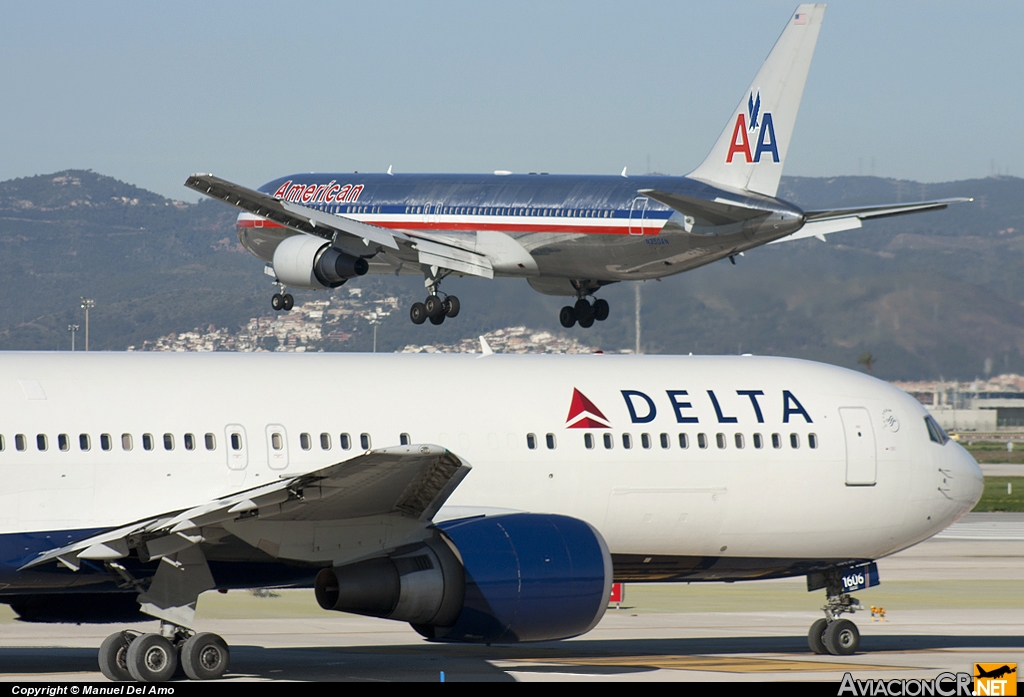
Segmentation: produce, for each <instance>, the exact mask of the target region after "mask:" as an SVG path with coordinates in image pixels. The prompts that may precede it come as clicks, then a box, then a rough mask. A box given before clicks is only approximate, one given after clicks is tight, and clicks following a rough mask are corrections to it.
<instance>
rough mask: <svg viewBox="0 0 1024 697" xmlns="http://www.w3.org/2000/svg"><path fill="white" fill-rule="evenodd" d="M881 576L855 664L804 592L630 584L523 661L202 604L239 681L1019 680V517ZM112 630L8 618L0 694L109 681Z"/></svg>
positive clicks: (300, 612) (368, 625)
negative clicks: (831, 644) (106, 665)
mask: <svg viewBox="0 0 1024 697" xmlns="http://www.w3.org/2000/svg"><path fill="white" fill-rule="evenodd" d="M879 570H880V575H881V579H882V584H881V585H880V586H878V587H876V588H871V589H868V590H866V591H861V592H859V593H857V594H856V595H857V597H858V598H859V599H860V600H861V602H862V603H863V604H864V606H865V608H868V607H869V606H872V605H873V606H876V607H882V608H884V609H885V617H884V620H879V619H878V618H875V619H872V617H871V613H870V612H869V611H867V610H865V611H864V612H858V613H857V614H856V615H854V616H853V617H852V619H853V620H854V621H855V622H857V625H858V627H859V628H860V631H861V635H862V640H861V650H860V652H858V653H857V654H856V655H854V656H848V657H835V656H816V655H814V654H812V653H810V651H809V650H808V648H807V629H808V627H809V626H810V624H811V622H813V621H814V620H815V619H817V618H818V617H820V616H821V615H820V611H819V610H818V608H819V606H820V605H821V604H822V602H823V600H824V598H823V597H822V594H821V591H818V592H816V593H808V592H807V591H806V586H805V583H804V580H803V579H802V578H801V579H794V580H780V581H761V582H753V583H735V584H690V585H687V584H675V585H668V584H657V585H629V586H627V588H626V598H625V602H624V603H623V604H622V606H621V607H619V608H614V609H610V610H609V611H608V612H607V613H606V615H605V617H604V619H603V620H602V622H601V623H600V624H599V625H598V626H597V628H595V629H594V630H593V631H592V632H590V633H589V634H587V635H585V636H583V637H580V638H578V639H574V640H570V641H563V642H552V643H545V644H535V645H525V646H524V645H521V646H511V647H508V646H492V647H487V646H457V645H456V646H452V645H443V644H428V643H426V642H424V641H423V640H422V639H421V638H420V637H419V635H417V634H416V633H415V632H414V631H413V630H412V629H410V628H409V627H408V625H404V624H400V623H396V622H389V621H386V620H374V619H368V618H362V617H355V616H351V615H340V614H337V613H329V612H325V611H321V610H319V608H317V607H316V603H315V601H314V600H313V597H312V593H311V592H310V591H279V592H277V593H276V594H274V595H273V596H272V597H257V596H255V595H253V594H251V593H247V592H232V593H229V594H227V595H219V594H207V595H204V596H203V598H201V599H200V603H199V613H198V615H197V618H198V619H197V625H198V629H200V630H202V631H213V632H217V633H218V634H221V635H222V636H223V637H224V638H225V639H226V640H227V641H228V643H229V644H230V646H231V669H230V671H229V676H228V679H230V680H357V681H363V680H370V681H378V680H421V681H437V680H439V679H440V677H441V673H442V671H443V672H444V675H445V679H446V680H448V681H459V680H477V681H481V680H495V681H502V680H504V681H510V680H519V681H529V680H590V679H594V680H629V681H636V680H683V681H685V680H728V681H746V680H754V681H770V680H813V681H823V680H824V681H839V680H840V679H841V678H842V676H843V673H845V672H847V671H849V672H851V673H852V674H853V675H854V677H855V678H857V679H867V678H883V679H886V680H889V679H899V678H934V677H935V676H936V675H937V674H938V673H940V672H943V671H950V672H969V671H970V670H971V669H972V667H973V664H974V663H975V662H987V663H1014V662H1016V663H1018V664H1019V665H1024V514H971V515H969V516H967V517H966V518H965V519H964V520H962V521H961V522H960V523H957V524H956V525H954V526H952V527H951V528H949V529H948V530H947V531H945V532H944V533H942V534H941V535H939V536H937V537H935V538H933V539H931V540H928V541H927V542H924V543H922V544H920V545H917V546H916V547H913V548H911V549H909V550H906V551H905V552H902V553H900V554H897V555H894V556H893V557H890V558H887V559H883V560H880V561H879ZM135 626H136V627H137V628H139V629H143V630H145V629H146V628H147V626H146V625H135ZM153 627H155V623H153ZM117 628H118V626H117V625H81V626H76V625H38V624H27V623H21V622H17V621H14V620H13V618H12V615H10V613H7V614H5V615H2V616H0V679H3V680H5V681H18V682H28V681H46V682H56V681H71V682H86V681H93V680H102V676H100V674H99V672H98V671H97V668H96V647H98V646H99V643H100V642H101V641H102V640H103V638H104V637H106V636H107V635H108V634H110V633H111V632H113V631H114V630H116V629H117Z"/></svg>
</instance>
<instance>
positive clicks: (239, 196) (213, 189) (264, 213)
mask: <svg viewBox="0 0 1024 697" xmlns="http://www.w3.org/2000/svg"><path fill="white" fill-rule="evenodd" d="M185 186H187V187H188V188H190V189H192V190H193V191H198V192H199V193H201V194H205V195H207V196H210V197H211V198H216V199H219V200H221V201H223V202H224V203H228V204H230V205H232V206H234V207H235V208H239V209H241V210H243V211H246V212H247V213H252V214H254V215H258V216H260V217H262V218H266V219H267V220H273V221H274V222H275V223H279V224H281V225H284V226H285V227H289V228H291V229H292V230H297V231H299V232H304V233H306V234H308V235H316V236H317V237H323V238H324V239H328V240H329V239H331V238H332V237H334V234H335V233H336V232H339V233H342V234H344V235H351V236H352V237H356V238H360V239H364V240H369V241H370V242H374V243H376V244H380V245H383V246H385V247H390V248H391V249H398V242H397V241H396V239H395V238H396V237H397V238H399V239H407V238H406V237H405V235H403V234H401V233H396V232H392V231H391V230H388V229H387V228H382V227H378V226H376V225H367V224H366V223H362V222H359V221H358V220H353V219H352V218H346V217H345V216H341V215H333V214H331V213H325V212H323V211H319V210H316V209H314V208H309V207H308V206H303V205H301V204H298V203H291V202H288V201H282V200H281V199H278V198H274V197H273V196H270V195H268V194H264V193H262V192H259V191H255V190H253V189H249V188H246V187H244V186H239V185H238V184H233V183H232V182H229V181H227V180H225V179H221V178H220V177H215V176H213V175H212V174H193V175H192V176H191V177H189V178H188V179H186V180H185Z"/></svg>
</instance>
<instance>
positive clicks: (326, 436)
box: [320, 433, 331, 450]
mask: <svg viewBox="0 0 1024 697" xmlns="http://www.w3.org/2000/svg"><path fill="white" fill-rule="evenodd" d="M320 449H321V450H330V449H331V434H330V433H321V434H320Z"/></svg>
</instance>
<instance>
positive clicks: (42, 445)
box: [36, 433, 49, 451]
mask: <svg viewBox="0 0 1024 697" xmlns="http://www.w3.org/2000/svg"><path fill="white" fill-rule="evenodd" d="M47 447H49V444H48V443H47V442H46V434H45V433H40V434H38V435H36V448H37V449H39V450H43V451H45V450H46V449H47Z"/></svg>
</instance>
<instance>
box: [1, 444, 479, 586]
mask: <svg viewBox="0 0 1024 697" xmlns="http://www.w3.org/2000/svg"><path fill="white" fill-rule="evenodd" d="M469 470H470V467H469V465H468V464H466V463H465V462H463V461H462V460H461V459H459V458H458V457H457V456H456V455H454V454H453V453H451V452H449V451H448V450H446V449H445V448H442V447H439V446H436V445H409V446H399V447H392V448H383V449H380V450H374V451H371V452H368V453H365V454H363V455H359V456H357V457H355V458H353V459H351V460H346V461H345V462H340V463H338V464H335V465H331V466H330V467H325V468H323V469H319V470H315V471H313V472H309V473H307V474H301V475H297V476H293V477H287V478H285V479H282V480H280V481H277V482H273V483H270V484H265V485H263V486H260V487H256V488H254V489H249V490H246V491H241V492H238V493H235V494H232V495H230V496H225V497H223V498H219V499H215V500H213V501H209V502H207V503H205V504H202V505H200V506H196V507H193V508H189V509H186V510H181V511H172V512H168V513H164V514H160V515H156V516H153V517H151V518H147V519H144V520H139V521H135V522H133V523H129V524H128V525H123V526H121V527H118V528H114V529H112V530H107V531H104V532H102V533H99V534H96V535H92V536H90V537H87V538H84V539H82V540H78V541H77V542H74V543H72V544H69V545H65V546H63V547H59V548H57V549H53V550H50V551H48V552H45V553H43V554H40V555H39V556H38V557H36V558H35V559H33V560H31V561H29V562H28V563H27V564H25V565H23V566H22V567H21V568H22V569H28V568H31V567H34V566H39V565H40V564H45V563H47V562H51V561H56V562H59V563H60V564H63V565H64V566H66V567H67V568H69V569H72V570H73V571H77V570H78V569H79V568H80V566H81V563H82V560H91V561H114V560H117V559H122V558H124V557H127V556H128V555H129V554H130V553H131V551H132V550H133V549H137V550H139V556H140V557H142V558H143V559H150V560H152V559H159V558H164V557H170V556H171V555H174V554H176V553H178V552H181V551H182V550H185V549H186V548H189V547H191V546H192V545H195V544H199V543H201V542H203V541H204V536H205V535H207V534H209V531H210V530H212V529H216V528H218V527H220V526H223V525H230V524H231V523H232V522H238V521H248V520H252V519H259V520H261V521H271V522H274V523H281V522H286V521H306V522H308V521H332V522H334V523H335V524H340V525H342V527H343V526H344V523H345V521H348V520H353V519H356V518H364V519H365V518H366V517H368V516H398V517H401V518H404V519H405V520H406V521H408V522H414V523H421V524H423V525H424V526H425V525H426V524H428V523H429V522H430V520H431V519H432V518H433V516H434V514H435V513H437V511H438V510H439V509H440V508H441V506H442V505H443V504H444V502H445V500H447V498H448V497H449V496H450V495H451V494H452V492H453V491H455V488H456V487H457V486H458V485H459V483H460V482H461V481H462V480H463V478H465V476H466V475H467V474H469Z"/></svg>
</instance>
